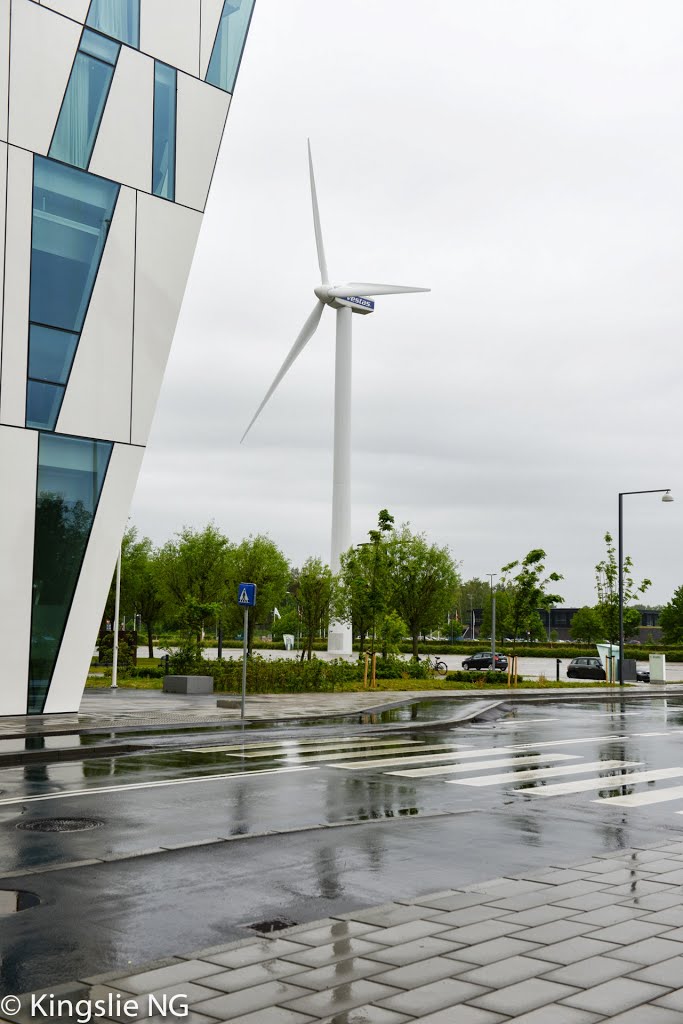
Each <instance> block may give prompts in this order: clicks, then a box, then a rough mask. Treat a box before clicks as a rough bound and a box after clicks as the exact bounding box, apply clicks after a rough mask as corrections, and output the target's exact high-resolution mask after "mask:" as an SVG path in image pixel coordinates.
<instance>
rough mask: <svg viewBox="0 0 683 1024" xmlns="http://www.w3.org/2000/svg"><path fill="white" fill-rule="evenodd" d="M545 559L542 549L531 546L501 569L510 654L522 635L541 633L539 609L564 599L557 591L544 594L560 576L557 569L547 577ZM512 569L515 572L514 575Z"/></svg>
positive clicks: (542, 632)
mask: <svg viewBox="0 0 683 1024" xmlns="http://www.w3.org/2000/svg"><path fill="white" fill-rule="evenodd" d="M545 558H546V553H545V551H543V549H542V548H534V549H533V550H532V551H530V552H529V553H528V555H526V557H525V558H523V559H522V561H521V562H519V561H516V562H510V563H509V564H508V565H504V566H503V568H502V569H501V570H500V571H501V585H502V586H503V587H504V588H505V589H506V590H508V591H509V599H510V610H509V628H510V632H511V635H512V653H513V656H514V653H515V650H516V646H517V640H518V638H519V637H521V636H523V635H524V634H527V635H529V636H530V637H534V638H536V637H538V636H539V633H540V636H543V635H544V633H545V631H544V628H543V623H542V622H541V618H540V616H539V614H538V610H539V608H549V607H550V605H553V604H561V602H562V600H563V599H562V597H560V595H559V594H549V593H547V588H548V586H549V585H550V583H559V581H560V580H561V579H562V576H560V574H559V573H557V572H551V573H548V575H547V576H546V569H545ZM515 569H516V570H518V571H517V573H516V575H514V576H513V575H512V573H513V570H515Z"/></svg>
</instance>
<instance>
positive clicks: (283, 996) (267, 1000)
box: [192, 981, 311, 1020]
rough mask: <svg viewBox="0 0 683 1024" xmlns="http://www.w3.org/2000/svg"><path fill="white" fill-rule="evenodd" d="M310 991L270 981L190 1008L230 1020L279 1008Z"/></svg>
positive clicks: (308, 993) (286, 983) (282, 982)
mask: <svg viewBox="0 0 683 1024" xmlns="http://www.w3.org/2000/svg"><path fill="white" fill-rule="evenodd" d="M310 994H311V990H310V989H305V988H300V987H299V986H297V985H290V984H289V983H288V982H286V981H270V982H268V983H267V984H265V985H255V986H254V987H253V988H245V989H240V991H239V992H229V993H226V994H225V995H222V996H216V997H214V998H213V999H207V1000H205V1001H203V1002H201V1003H197V1004H196V1005H195V1006H193V1007H192V1009H193V1010H196V1011H197V1013H206V1014H207V1015H208V1016H209V1017H218V1019H219V1020H230V1019H231V1018H233V1017H239V1016H240V1015H242V1016H244V1015H245V1014H247V1013H256V1012H257V1011H259V1010H265V1009H267V1008H268V1007H271V1006H280V1005H281V1004H282V1003H287V1002H290V1001H291V1000H293V999H296V998H298V997H299V996H305V995H310Z"/></svg>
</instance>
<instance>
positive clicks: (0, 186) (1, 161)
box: [0, 142, 9, 387]
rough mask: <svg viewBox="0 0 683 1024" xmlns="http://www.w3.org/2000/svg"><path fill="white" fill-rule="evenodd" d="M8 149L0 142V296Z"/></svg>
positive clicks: (0, 369) (0, 330)
mask: <svg viewBox="0 0 683 1024" xmlns="http://www.w3.org/2000/svg"><path fill="white" fill-rule="evenodd" d="M8 152H9V147H8V146H7V145H6V143H4V142H0V295H2V285H3V278H4V275H5V211H6V196H7V189H6V185H7V155H8ZM1 386H2V316H1V315H0V387H1Z"/></svg>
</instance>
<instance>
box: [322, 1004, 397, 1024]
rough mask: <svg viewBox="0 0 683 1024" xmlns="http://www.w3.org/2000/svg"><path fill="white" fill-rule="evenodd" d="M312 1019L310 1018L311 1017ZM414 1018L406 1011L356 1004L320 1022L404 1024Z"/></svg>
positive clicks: (330, 1023) (336, 1023) (327, 1023)
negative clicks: (398, 1011)
mask: <svg viewBox="0 0 683 1024" xmlns="http://www.w3.org/2000/svg"><path fill="white" fill-rule="evenodd" d="M309 1019H310V1018H309ZM412 1020H414V1018H413V1017H406V1015H405V1014H404V1013H396V1011H395V1010H383V1009H382V1008H381V1006H370V1005H369V1004H368V1003H366V1004H365V1005H364V1006H354V1007H353V1008H352V1009H350V1010H342V1011H341V1013H335V1015H334V1016H333V1017H325V1020H322V1021H320V1022H319V1024H404V1022H406V1021H412Z"/></svg>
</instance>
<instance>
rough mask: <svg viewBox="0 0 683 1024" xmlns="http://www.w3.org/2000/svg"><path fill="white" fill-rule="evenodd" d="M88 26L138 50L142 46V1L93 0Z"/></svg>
mask: <svg viewBox="0 0 683 1024" xmlns="http://www.w3.org/2000/svg"><path fill="white" fill-rule="evenodd" d="M87 24H88V25H89V26H90V28H96V29H99V31H100V32H104V34H105V35H106V36H111V37H112V38H113V39H119V40H120V41H121V42H122V43H128V45H129V46H134V47H135V48H136V49H137V48H138V47H139V46H140V0H92V2H91V4H90V10H89V12H88V20H87Z"/></svg>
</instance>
